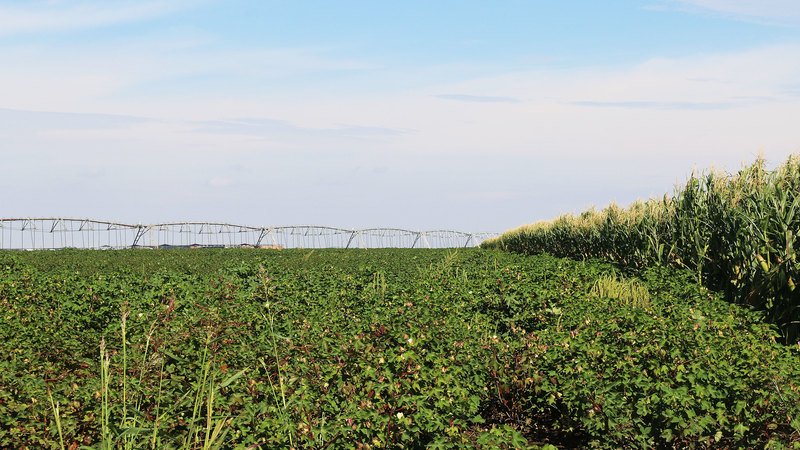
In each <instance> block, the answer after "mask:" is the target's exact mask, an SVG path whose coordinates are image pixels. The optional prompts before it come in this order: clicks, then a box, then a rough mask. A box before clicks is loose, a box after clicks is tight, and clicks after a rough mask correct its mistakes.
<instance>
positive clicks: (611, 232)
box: [483, 156, 800, 342]
mask: <svg viewBox="0 0 800 450" xmlns="http://www.w3.org/2000/svg"><path fill="white" fill-rule="evenodd" d="M798 232H800V157H797V156H793V157H791V158H789V159H788V160H787V161H786V162H785V163H784V164H783V165H782V166H780V167H778V168H777V169H775V170H772V171H770V170H767V169H766V168H765V162H764V160H762V159H759V160H757V161H756V162H755V163H754V164H752V165H750V166H748V167H745V168H743V169H742V170H741V171H739V172H738V173H736V174H733V175H728V174H724V173H719V172H714V171H710V172H707V173H703V174H700V175H692V176H691V177H690V178H689V180H688V181H687V183H686V185H685V186H683V187H682V188H680V189H677V191H676V192H675V194H674V195H672V196H665V197H664V198H663V199H659V200H649V201H644V202H637V203H634V204H633V205H631V206H630V207H628V208H624V209H623V208H619V207H617V206H616V205H611V206H609V207H607V208H605V209H603V210H601V211H596V210H589V211H586V212H584V213H582V214H580V215H578V216H573V215H565V216H562V217H559V218H557V219H555V220H553V221H548V222H539V223H534V224H531V225H526V226H522V227H520V228H518V229H515V230H512V231H509V232H507V233H505V234H503V235H502V236H500V237H499V238H496V239H494V240H491V241H487V242H485V243H484V244H483V247H485V248H500V249H505V250H510V251H514V252H521V253H527V254H536V253H542V252H546V253H550V254H553V255H557V256H568V257H572V258H600V259H603V260H606V261H613V262H616V263H619V264H621V265H622V266H625V267H630V268H635V269H640V268H643V267H649V266H652V265H663V264H672V265H675V266H678V267H682V268H688V269H690V270H692V271H693V272H694V273H695V274H696V278H697V280H698V281H700V282H702V283H704V284H705V285H706V286H708V287H709V288H711V289H714V290H718V291H721V292H724V293H725V295H726V296H727V298H728V299H730V300H732V301H734V302H736V303H738V304H742V305H750V306H753V307H755V308H757V309H760V310H764V311H766V312H767V320H769V321H770V322H772V323H775V324H777V325H778V326H779V327H781V329H782V331H783V334H784V336H785V338H786V340H787V341H789V342H794V340H795V339H796V338H798V337H799V336H800V291H799V290H797V289H796V283H797V282H800V271H799V270H798V262H797V258H796V250H795V248H794V247H795V245H796V242H797V235H798Z"/></svg>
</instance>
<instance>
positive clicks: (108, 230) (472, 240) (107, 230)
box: [0, 218, 497, 250]
mask: <svg viewBox="0 0 800 450" xmlns="http://www.w3.org/2000/svg"><path fill="white" fill-rule="evenodd" d="M495 236H497V233H465V232H461V231H451V230H434V231H412V230H403V229H399V228H369V229H364V230H348V229H344V228H333V227H323V226H314V225H297V226H280V227H252V226H245V225H235V224H230V223H219V222H175V223H159V224H152V225H142V224H138V225H132V224H125V223H117V222H106V221H102V220H92V219H66V218H35V219H34V218H28V219H0V249H3V250H54V249H62V248H83V249H123V248H183V247H187V248H198V247H245V248H248V247H253V248H457V247H474V246H477V245H480V243H481V242H483V241H484V240H485V239H488V238H492V237H495Z"/></svg>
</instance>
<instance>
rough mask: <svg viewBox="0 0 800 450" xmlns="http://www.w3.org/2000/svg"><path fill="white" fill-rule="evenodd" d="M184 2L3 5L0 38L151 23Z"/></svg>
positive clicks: (62, 0)
mask: <svg viewBox="0 0 800 450" xmlns="http://www.w3.org/2000/svg"><path fill="white" fill-rule="evenodd" d="M187 5H188V2H186V1H183V0H177V1H171V0H170V1H167V0H142V1H131V0H128V1H113V2H110V1H65V0H51V1H36V2H29V3H27V4H24V5H20V4H13V5H9V4H4V5H0V35H10V34H18V33H37V32H47V31H67V30H75V29H81V28H94V27H102V26H108V25H116V24H120V23H125V22H134V21H138V20H144V19H150V18H153V17H158V16H161V15H164V14H168V13H172V12H175V11H177V10H180V9H183V8H185V7H186V6H187Z"/></svg>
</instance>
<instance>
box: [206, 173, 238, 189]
mask: <svg viewBox="0 0 800 450" xmlns="http://www.w3.org/2000/svg"><path fill="white" fill-rule="evenodd" d="M232 184H233V179H231V178H229V177H225V176H216V177H213V178H211V179H210V180H208V185H209V186H211V187H212V188H224V187H228V186H230V185H232Z"/></svg>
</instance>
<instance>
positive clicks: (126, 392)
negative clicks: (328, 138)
mask: <svg viewBox="0 0 800 450" xmlns="http://www.w3.org/2000/svg"><path fill="white" fill-rule="evenodd" d="M763 319H764V318H763V313H758V312H753V311H751V310H748V309H745V308H743V307H741V306H737V305H733V304H730V303H728V302H726V301H724V300H723V299H722V298H721V297H719V296H718V295H717V294H712V293H710V292H709V291H707V290H706V289H705V288H703V287H701V286H700V285H698V283H697V277H696V273H695V272H693V271H689V270H681V269H676V268H663V267H655V268H648V269H643V270H642V271H641V272H639V276H638V277H637V278H634V277H633V276H626V275H625V274H622V273H620V272H619V270H618V269H616V268H615V266H613V265H610V264H607V263H601V262H595V261H588V262H578V261H573V260H569V259H560V258H555V257H552V256H547V255H538V256H524V255H517V254H511V253H506V252H500V251H494V250H485V249H461V250H457V251H456V250H390V249H382V250H313V251H312V250H284V251H273V250H241V249H227V250H226V249H202V250H171V251H170V250H166V251H154V250H124V251H74V250H65V251H51V252H4V253H0V448H22V449H24V448H29V449H36V448H51V449H60V448H69V449H76V448H86V447H88V448H156V449H161V448H184V449H189V448H191V449H199V448H239V449H257V448H261V449H267V448H315V449H323V448H362V449H369V448H373V449H377V448H464V447H466V448H487V449H488V448H542V447H545V448H547V447H549V448H553V447H552V446H555V447H567V448H576V447H578V448H586V447H598V448H620V447H627V448H653V447H697V448H707V447H723V448H736V447H741V448H753V447H763V446H765V445H769V446H771V447H772V448H797V447H799V446H800V385H798V383H800V350H798V347H797V346H785V345H781V344H779V343H777V342H776V339H777V337H778V334H777V331H776V328H775V326H774V325H769V324H766V323H765V322H764V320H763Z"/></svg>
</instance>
